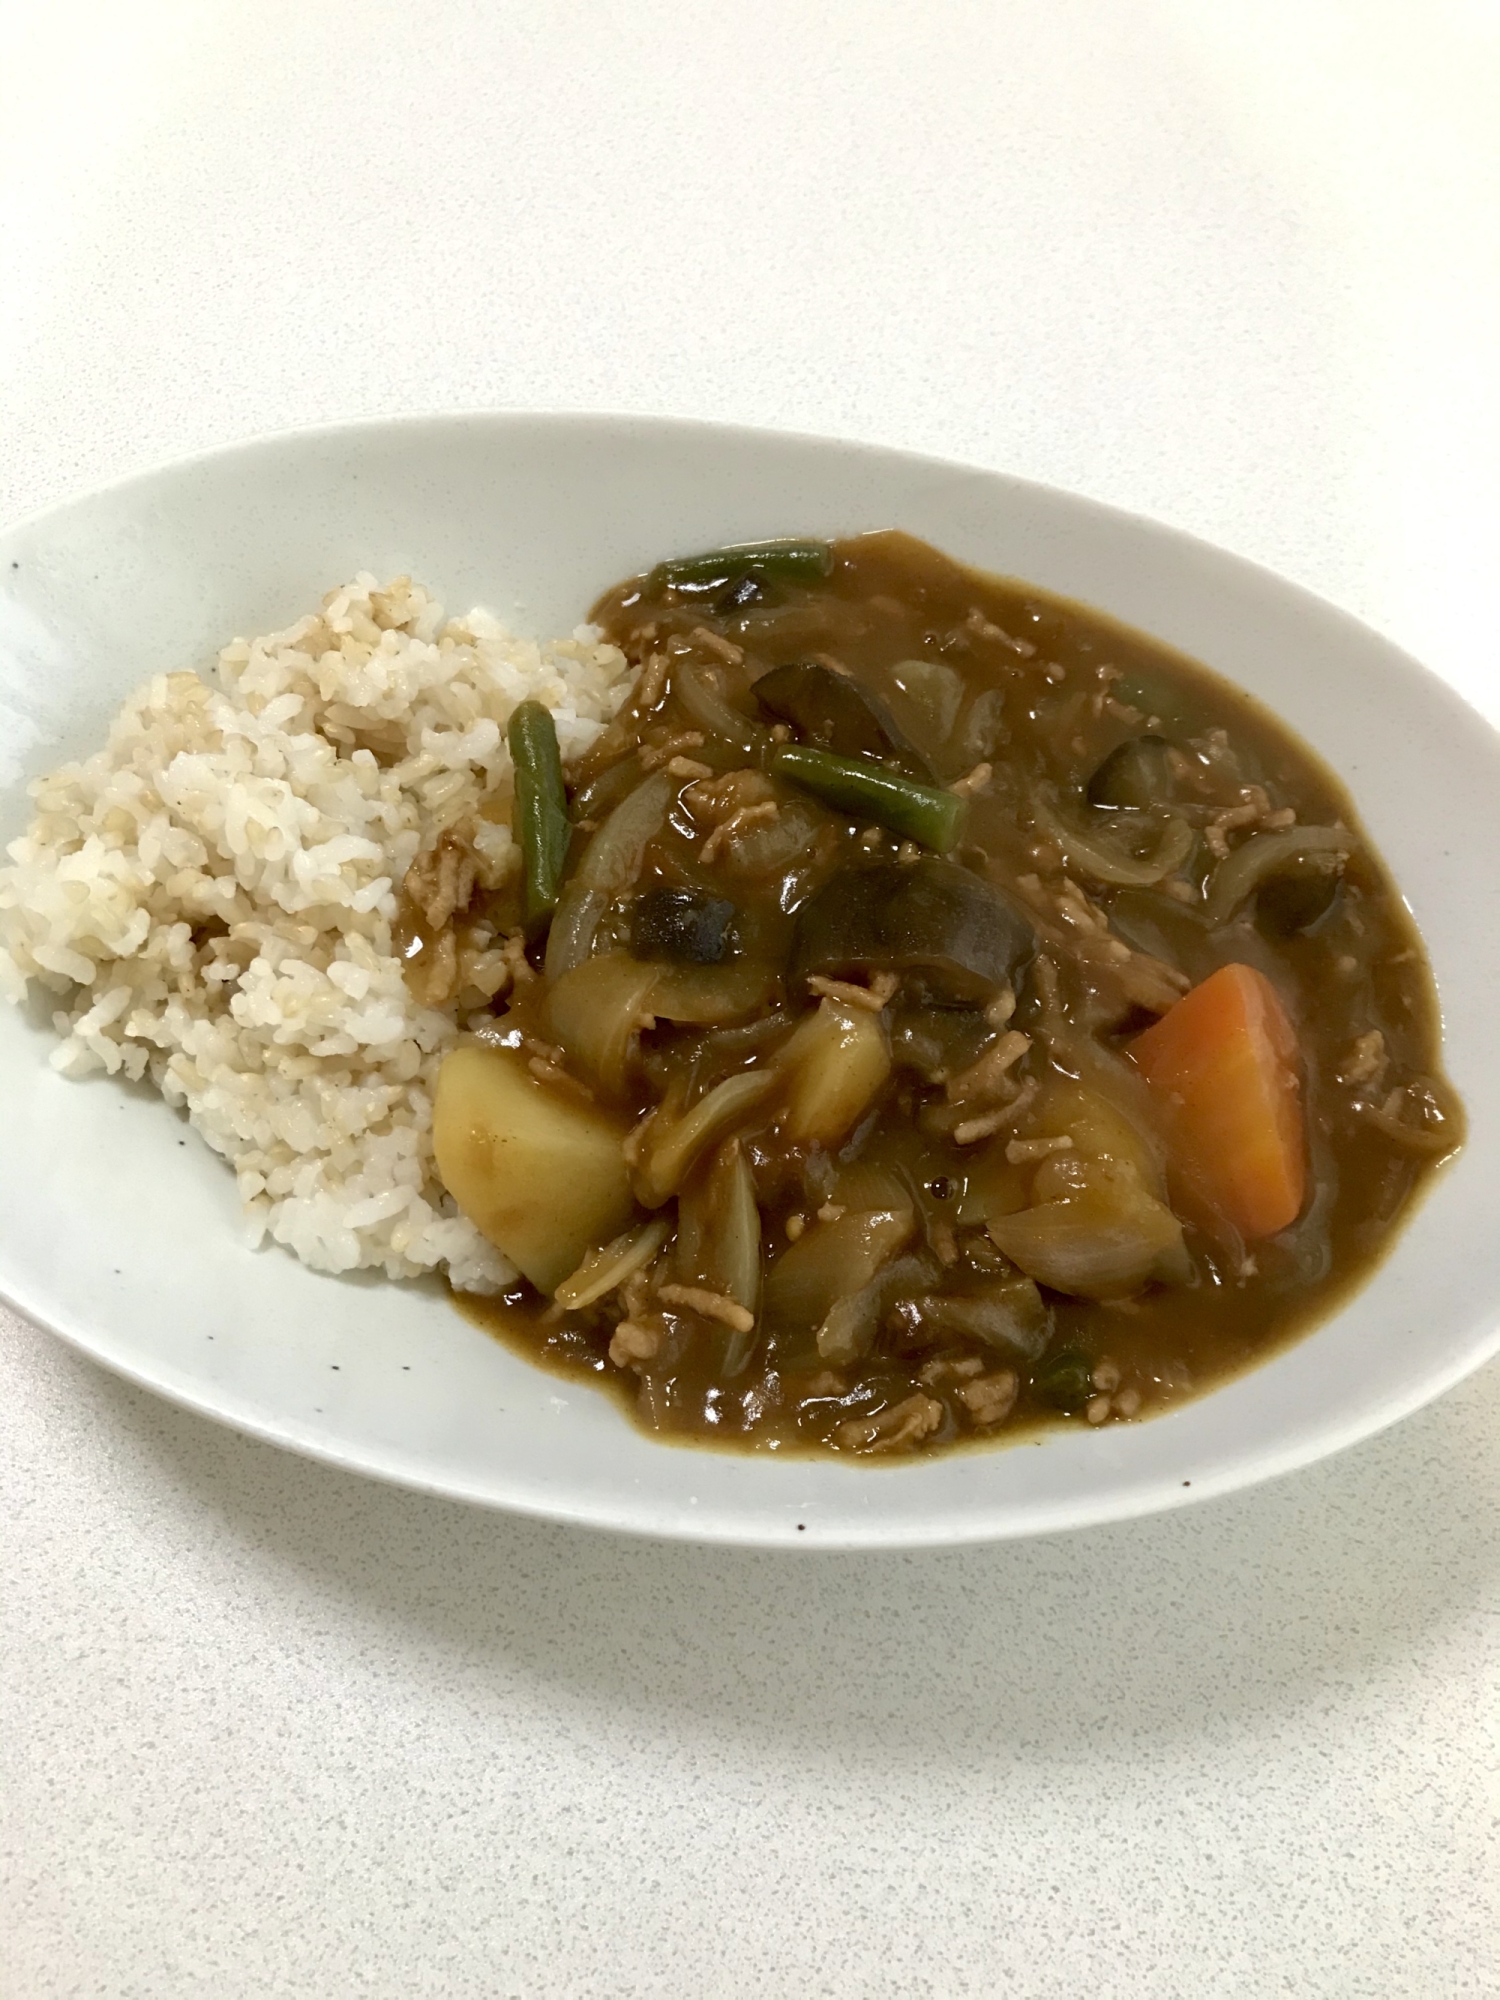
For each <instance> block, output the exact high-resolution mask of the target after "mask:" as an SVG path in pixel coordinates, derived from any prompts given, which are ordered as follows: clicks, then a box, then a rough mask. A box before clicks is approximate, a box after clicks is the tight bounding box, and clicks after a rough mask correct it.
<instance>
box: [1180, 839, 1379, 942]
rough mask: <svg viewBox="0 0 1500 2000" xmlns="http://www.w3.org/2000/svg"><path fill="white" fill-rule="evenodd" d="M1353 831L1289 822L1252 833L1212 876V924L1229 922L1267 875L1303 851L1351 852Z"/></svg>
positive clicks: (1208, 913)
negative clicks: (1279, 828) (1273, 830)
mask: <svg viewBox="0 0 1500 2000" xmlns="http://www.w3.org/2000/svg"><path fill="white" fill-rule="evenodd" d="M1358 844H1359V843H1358V842H1357V841H1356V840H1355V838H1354V836H1353V834H1352V833H1346V832H1344V830H1343V828H1342V827H1337V826H1289V827H1286V828H1284V829H1283V830H1282V831H1281V832H1280V833H1253V834H1251V836H1250V838H1249V839H1248V840H1247V841H1245V842H1244V843H1243V844H1242V845H1241V846H1239V847H1237V848H1236V849H1235V850H1234V852H1233V854H1231V855H1230V857H1229V859H1228V860H1227V861H1221V862H1220V863H1219V865H1218V867H1217V868H1216V869H1215V870H1214V872H1213V874H1212V876H1211V877H1210V878H1209V884H1208V893H1207V894H1206V895H1205V897H1204V898H1203V914H1204V916H1205V917H1206V918H1207V919H1208V921H1209V923H1210V924H1223V923H1227V922H1228V921H1229V919H1230V918H1231V917H1232V916H1233V915H1234V913H1235V911H1236V910H1237V909H1238V908H1239V907H1240V905H1241V903H1243V902H1244V901H1245V899H1246V897H1247V896H1249V895H1250V893H1251V892H1252V890H1254V889H1257V888H1258V887H1259V886H1260V884H1261V883H1262V882H1263V881H1264V880H1265V878H1266V877H1267V876H1268V875H1274V874H1275V873H1276V871H1277V869H1278V868H1284V867H1285V866H1286V864H1287V862H1288V861H1291V860H1294V859H1295V858H1296V857H1297V856H1298V855H1301V854H1352V853H1353V852H1354V849H1355V848H1356V847H1357V846H1358Z"/></svg>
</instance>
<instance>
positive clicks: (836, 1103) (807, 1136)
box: [778, 1000, 891, 1146]
mask: <svg viewBox="0 0 1500 2000" xmlns="http://www.w3.org/2000/svg"><path fill="white" fill-rule="evenodd" d="M778 1066H779V1067H780V1068H781V1069H782V1070H784V1071H785V1072H786V1073H787V1074H788V1075H789V1076H790V1078H791V1089H790V1092H789V1095H788V1103H787V1116H786V1134H787V1137H788V1138H789V1139H790V1140H791V1141H792V1142H793V1144H794V1145H800V1146H835V1145H837V1144H838V1142H839V1140H840V1139H842V1138H843V1137H844V1136H845V1134H846V1133H847V1132H849V1131H850V1130H852V1128H853V1127H854V1126H855V1125H856V1124H858V1122H859V1120H860V1118H861V1117H862V1116H863V1115H864V1113H865V1111H866V1110H867V1109H868V1108H869V1106H870V1105H871V1104H873V1103H874V1101H875V1099H876V1097H877V1096H878V1095H879V1093H880V1092H881V1091H882V1090H883V1089H884V1088H885V1085H886V1081H887V1079H888V1078H889V1076H890V1073H891V1051H890V1043H889V1042H888V1041H887V1039H886V1032H885V1027H884V1025H883V1023H882V1021H881V1019H880V1016H879V1015H878V1014H872V1013H868V1012H866V1010H865V1009H864V1008H863V1007H846V1006H844V1005H843V1004H842V1003H841V1002H839V1001H837V1000H824V1001H823V1002H822V1003H821V1005H820V1006H819V1007H818V1008H817V1010H816V1012H814V1013H812V1014H809V1015H808V1016H807V1018H806V1020H804V1021H803V1022H802V1024H801V1026H800V1027H799V1028H798V1029H797V1032H796V1033H795V1034H794V1035H793V1036H792V1038H791V1040H790V1041H789V1042H788V1043H787V1045H786V1047H785V1048H784V1049H783V1050H782V1052H781V1055H780V1057H779V1058H778Z"/></svg>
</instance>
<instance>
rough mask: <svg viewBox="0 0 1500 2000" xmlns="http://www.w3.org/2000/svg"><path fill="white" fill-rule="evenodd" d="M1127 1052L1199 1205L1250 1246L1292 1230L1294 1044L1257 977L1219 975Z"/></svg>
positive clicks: (1297, 1109)
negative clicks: (1155, 1100) (1155, 1101)
mask: <svg viewBox="0 0 1500 2000" xmlns="http://www.w3.org/2000/svg"><path fill="white" fill-rule="evenodd" d="M1130 1053H1131V1055H1132V1056H1133V1057H1134V1058H1135V1061H1136V1063H1137V1064H1138V1066H1139V1067H1140V1069H1141V1071H1142V1072H1143V1073H1144V1075H1145V1077H1146V1079H1147V1081H1148V1082H1149V1083H1150V1085H1151V1087H1152V1089H1153V1090H1154V1091H1156V1092H1157V1093H1159V1095H1160V1096H1161V1098H1162V1100H1163V1104H1164V1108H1165V1109H1166V1112H1167V1120H1166V1122H1167V1126H1168V1130H1169V1132H1170V1134H1171V1137H1172V1140H1173V1142H1174V1148H1175V1150H1176V1152H1177V1154H1178V1159H1179V1165H1180V1168H1181V1170H1182V1172H1183V1175H1184V1176H1185V1178H1186V1180H1187V1181H1188V1182H1189V1184H1190V1185H1191V1186H1192V1187H1193V1188H1194V1189H1195V1191H1196V1192H1197V1194H1198V1195H1199V1197H1200V1198H1201V1199H1202V1200H1203V1201H1205V1202H1206V1203H1207V1204H1208V1206H1209V1207H1210V1208H1211V1209H1213V1210H1215V1211H1217V1213H1218V1214H1219V1215H1220V1216H1222V1217H1223V1219H1224V1220H1225V1221H1226V1222H1228V1223H1230V1224H1231V1225H1232V1226H1233V1227H1234V1228H1235V1229H1237V1230H1238V1231H1239V1232H1240V1234H1241V1236H1243V1237H1244V1238H1245V1239H1246V1241H1247V1242H1254V1241H1255V1240H1256V1239H1257V1238H1258V1237H1262V1236H1274V1235H1275V1234H1276V1232H1277V1230H1278V1229H1285V1228H1286V1227H1287V1225H1288V1223H1291V1222H1295V1221H1296V1219H1297V1217H1298V1215H1299V1214H1300V1213H1301V1210H1302V1198H1303V1195H1304V1194H1305V1193H1306V1190H1307V1140H1306V1134H1305V1132H1304V1130H1303V1121H1302V1087H1301V1083H1300V1081H1299V1078H1298V1070H1297V1037H1296V1034H1295V1032H1294V1031H1293V1028H1292V1024H1291V1022H1290V1021H1289V1020H1288V1019H1287V1015H1286V1009H1285V1008H1284V1007H1283V1006H1282V1004H1281V1001H1280V999H1279V998H1278V996H1277V993H1276V989H1275V987H1274V986H1272V984H1271V982H1270V980H1269V979H1267V978H1266V977H1265V975H1264V973H1260V972H1257V971H1256V970H1255V969H1254V967H1253V966H1249V965H1223V966H1220V968H1219V970H1218V971H1217V972H1215V973H1211V974H1210V975H1209V977H1208V978H1207V979H1205V980H1204V981H1203V982H1202V984H1201V985H1198V986H1195V987H1194V988H1193V989H1192V991H1191V992H1190V993H1185V994H1184V995H1183V997H1182V998H1181V999H1180V1000H1179V1001H1178V1002H1177V1005H1176V1006H1175V1007H1173V1008H1172V1009H1171V1010H1170V1012H1168V1013H1166V1014H1163V1016H1162V1017H1161V1019H1160V1020H1159V1021H1158V1022H1157V1023H1156V1025H1155V1026H1154V1027H1151V1028H1147V1030H1146V1031H1145V1033H1144V1034H1142V1035H1137V1036H1136V1038H1135V1040H1134V1041H1133V1042H1132V1043H1131V1044H1130Z"/></svg>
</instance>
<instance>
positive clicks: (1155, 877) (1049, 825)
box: [1031, 795, 1194, 889]
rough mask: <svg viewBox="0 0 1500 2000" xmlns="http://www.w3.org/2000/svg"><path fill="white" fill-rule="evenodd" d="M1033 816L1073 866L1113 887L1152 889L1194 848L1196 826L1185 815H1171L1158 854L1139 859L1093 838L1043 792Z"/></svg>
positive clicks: (1033, 805)
mask: <svg viewBox="0 0 1500 2000" xmlns="http://www.w3.org/2000/svg"><path fill="white" fill-rule="evenodd" d="M1031 817H1032V820H1033V821H1034V823H1035V825H1036V827H1037V830H1038V832H1040V833H1044V834H1046V836H1047V838H1048V839H1049V840H1055V841H1056V842H1057V845H1058V846H1059V847H1060V848H1061V849H1062V851H1063V858H1064V859H1065V860H1066V862H1067V864H1068V866H1069V867H1070V868H1072V869H1075V870H1076V871H1077V872H1078V873H1079V874H1080V875H1087V876H1088V877H1089V878H1090V879H1091V880H1092V881H1095V882H1103V883H1106V884H1107V885H1108V886H1110V887H1111V888H1117V889H1149V888H1150V887H1151V885H1152V883H1153V882H1160V881H1161V880H1162V879H1163V878H1164V877H1165V876H1168V875H1171V874H1173V873H1175V871H1176V870H1177V869H1179V868H1180V867H1181V866H1182V864H1183V862H1184V861H1186V860H1187V858H1188V856H1189V855H1190V854H1191V853H1192V851H1193V839H1194V834H1193V829H1192V828H1191V827H1190V826H1189V825H1188V823H1187V821H1186V820H1183V819H1169V820H1168V821H1167V823H1166V825H1165V826H1164V827H1163V828H1162V836H1161V839H1160V841H1159V842H1158V843H1157V848H1156V852H1155V854H1153V855H1151V856H1150V857H1149V859H1146V860H1142V861H1135V860H1132V859H1131V858H1130V856H1129V855H1127V854H1121V853H1120V852H1119V851H1118V849H1115V848H1106V847H1104V846H1103V845H1101V844H1100V843H1099V842H1098V841H1094V840H1091V839H1090V838H1089V837H1088V835H1087V834H1086V833H1084V832H1083V830H1082V829H1081V828H1080V827H1077V826H1072V825H1069V824H1068V823H1067V822H1066V821H1064V820H1063V818H1062V816H1061V815H1060V814H1059V813H1057V812H1056V811H1055V810H1054V809H1053V807H1052V806H1051V804H1050V803H1049V802H1048V801H1047V800H1046V799H1045V798H1042V797H1041V796H1040V795H1037V796H1035V797H1033V798H1032V800H1031Z"/></svg>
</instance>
